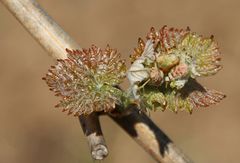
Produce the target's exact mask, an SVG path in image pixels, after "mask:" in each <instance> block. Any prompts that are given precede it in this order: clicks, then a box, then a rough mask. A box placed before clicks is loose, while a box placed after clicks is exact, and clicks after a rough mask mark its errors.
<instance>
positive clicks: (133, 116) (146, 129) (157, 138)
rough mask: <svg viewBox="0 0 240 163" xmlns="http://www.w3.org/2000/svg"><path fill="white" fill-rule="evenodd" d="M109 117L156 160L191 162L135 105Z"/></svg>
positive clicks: (176, 162)
mask: <svg viewBox="0 0 240 163" xmlns="http://www.w3.org/2000/svg"><path fill="white" fill-rule="evenodd" d="M110 117H111V118H112V119H113V120H114V121H115V122H116V123H117V124H118V125H119V126H121V127H122V128H123V129H124V130H125V131H126V132H127V133H128V134H129V135H130V136H131V137H132V138H133V139H134V140H135V141H136V142H137V143H138V144H139V145H140V146H142V147H143V149H144V150H145V151H146V152H148V153H149V154H150V155H151V156H152V157H153V158H154V159H155V160H156V161H157V162H163V163H192V161H191V160H190V159H189V158H188V157H187V156H186V155H185V154H184V153H183V152H182V151H181V150H180V149H179V148H178V147H176V145H174V144H173V142H172V140H170V138H169V137H168V136H167V135H166V134H165V133H164V132H163V131H162V130H161V129H159V128H158V127H157V126H156V125H155V124H154V123H153V121H152V120H151V119H150V118H149V117H148V116H147V115H146V114H144V113H143V112H139V109H138V108H137V107H136V106H131V108H129V110H128V113H124V112H123V113H114V114H111V115H110Z"/></svg>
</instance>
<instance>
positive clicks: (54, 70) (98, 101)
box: [44, 46, 126, 116]
mask: <svg viewBox="0 0 240 163" xmlns="http://www.w3.org/2000/svg"><path fill="white" fill-rule="evenodd" d="M66 51H67V53H68V58H67V59H64V60H62V59H59V60H57V64H56V65H55V66H52V67H51V69H50V70H49V72H48V73H47V75H46V77H45V78H44V80H45V81H46V83H47V85H48V86H49V87H50V90H52V91H54V92H55V93H56V95H58V96H61V101H60V103H59V104H58V105H56V106H57V107H61V108H63V111H67V112H68V114H74V115H75V116H78V115H81V114H90V113H91V112H93V111H104V112H108V111H111V110H112V109H114V108H115V105H116V104H118V105H121V103H122V101H121V98H122V96H123V92H122V91H121V90H120V89H118V88H117V87H116V86H117V85H118V84H120V83H121V82H122V80H123V78H124V77H125V71H126V67H125V63H124V61H123V60H121V59H120V54H118V53H117V51H116V50H113V49H111V48H110V47H109V46H107V47H106V49H105V50H101V49H100V48H97V47H96V46H92V47H91V48H89V49H83V50H69V49H66Z"/></svg>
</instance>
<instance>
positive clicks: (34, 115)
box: [0, 0, 240, 163]
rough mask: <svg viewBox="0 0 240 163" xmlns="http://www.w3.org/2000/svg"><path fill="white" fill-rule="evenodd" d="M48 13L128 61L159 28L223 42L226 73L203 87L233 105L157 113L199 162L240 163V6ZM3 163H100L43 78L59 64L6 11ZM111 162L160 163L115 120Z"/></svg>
mask: <svg viewBox="0 0 240 163" xmlns="http://www.w3.org/2000/svg"><path fill="white" fill-rule="evenodd" d="M39 3H40V4H41V5H42V6H43V7H44V8H45V9H46V10H47V12H48V13H49V14H50V15H51V16H52V17H53V18H54V19H55V20H56V21H57V22H58V23H59V24H60V25H61V26H62V27H63V28H64V29H65V30H66V31H67V32H68V33H70V34H71V35H72V36H73V37H74V38H75V39H76V40H77V42H79V44H80V45H81V46H82V47H89V46H90V45H91V44H92V43H95V44H96V45H98V46H100V47H104V46H105V45H106V44H107V43H110V45H111V46H112V47H117V48H118V49H119V51H120V52H121V53H122V54H123V56H124V58H126V59H127V57H128V55H129V54H130V53H131V52H132V49H133V47H135V46H136V43H137V38H138V37H140V36H141V37H145V35H146V33H147V32H148V30H149V28H150V27H151V26H155V27H156V28H160V27H161V26H163V25H165V24H166V25H168V26H173V27H183V28H185V27H186V26H190V27H191V29H192V31H195V32H197V33H198V34H203V35H204V36H210V35H211V34H213V35H215V39H216V40H217V41H218V43H219V45H220V48H221V52H222V58H223V61H222V64H223V65H224V69H223V70H222V71H220V72H219V73H218V74H217V75H216V76H214V77H208V78H204V79H200V80H201V83H202V84H204V85H206V86H207V87H210V88H214V89H217V90H221V91H223V92H225V93H226V94H227V98H226V99H225V100H224V101H223V102H221V103H220V104H219V105H217V106H213V107H210V108H208V109H201V110H200V109H199V110H195V111H194V113H193V115H189V114H188V113H186V112H182V113H179V114H177V115H176V114H174V113H171V112H169V111H166V112H164V113H162V112H155V113H151V117H152V119H153V120H154V121H155V122H156V123H157V124H158V125H159V126H160V127H161V128H162V129H163V130H164V131H165V132H166V133H167V134H168V135H169V136H170V137H171V138H172V139H173V140H174V141H175V143H176V144H177V145H178V146H180V147H181V148H182V149H183V150H184V151H185V152H186V153H187V154H188V155H189V156H190V157H191V158H192V159H193V160H194V161H195V162H204V163H224V162H232V163H238V162H240V159H239V154H240V150H239V146H240V140H239V139H240V125H239V123H240V109H239V108H238V103H239V100H240V99H239V91H240V84H239V80H240V76H239V72H238V69H240V61H239V59H240V55H239V53H240V34H239V29H240V21H239V16H240V2H239V1H237V0H229V1H224V0H215V1H209V0H199V1H196V0H182V1H178V0H175V1H174V0H169V1H158V0H149V1H140V0H138V1H137V0H132V1H122V0H116V1H111V0H101V1H97V0H71V1H67V0H65V1H64V0H51V1H47V0H39ZM0 50H1V52H0V56H1V57H0V162H1V163H69V162H71V163H92V162H98V161H93V160H92V159H91V156H90V154H89V149H88V146H87V142H86V141H85V137H84V136H83V134H82V131H81V128H80V126H79V122H78V120H77V118H73V117H71V116H66V115H65V114H63V113H61V111H60V110H56V109H54V107H53V106H54V105H55V104H56V103H57V101H58V98H57V97H54V96H53V93H52V92H50V91H49V90H48V88H47V86H46V84H45V83H44V82H43V81H42V80H41V77H43V76H44V74H45V73H46V72H47V69H48V68H49V67H50V65H52V64H54V60H52V59H51V58H50V57H49V56H48V55H47V54H46V52H45V51H44V50H43V49H42V48H41V47H40V46H39V45H38V44H37V43H36V42H35V40H33V38H31V36H30V35H29V34H28V33H27V32H26V31H25V29H24V28H23V27H22V26H21V25H20V24H19V23H18V22H17V21H16V19H15V18H14V17H13V16H12V15H11V14H10V13H9V12H8V11H7V10H6V8H5V7H4V6H3V5H2V4H0ZM101 121H102V125H103V131H104V134H105V137H106V141H107V143H108V146H109V150H110V155H109V156H108V158H107V159H106V160H104V161H102V162H104V163H154V162H155V161H154V160H153V159H152V158H151V157H150V156H149V155H148V154H146V153H145V152H144V151H143V149H141V148H140V147H139V146H138V145H137V144H136V143H135V142H134V141H133V140H132V139H131V138H130V137H128V135H127V134H126V133H124V132H123V131H122V130H121V129H120V128H119V127H118V126H117V125H116V124H114V122H112V121H111V120H110V119H109V118H108V117H102V118H101Z"/></svg>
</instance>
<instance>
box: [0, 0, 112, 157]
mask: <svg viewBox="0 0 240 163" xmlns="http://www.w3.org/2000/svg"><path fill="white" fill-rule="evenodd" d="M1 1H2V3H3V4H4V5H5V6H6V7H7V8H8V10H9V11H10V12H11V13H12V14H13V15H14V16H15V17H16V18H17V20H18V21H19V22H20V23H21V24H22V25H23V26H24V27H25V28H26V30H27V31H28V32H29V33H30V34H31V36H33V37H34V38H35V39H36V41H37V42H39V44H40V45H41V46H42V47H43V48H44V49H45V50H46V51H47V52H48V54H50V55H51V56H52V57H53V58H60V59H64V58H67V53H66V52H65V49H66V48H69V49H80V46H79V45H78V44H77V43H76V42H75V41H74V40H73V39H72V38H71V37H70V36H69V35H68V34H67V33H66V32H64V30H63V29H62V28H61V27H60V26H59V25H58V24H57V23H56V22H55V21H54V20H53V19H52V18H51V17H50V16H49V15H48V14H47V13H46V12H45V11H44V10H43V9H42V8H41V6H40V5H39V4H38V3H37V2H36V1H34V0H1ZM80 119H81V125H82V126H84V127H83V131H84V134H85V135H86V136H87V140H88V144H89V146H90V149H91V153H92V157H93V158H94V159H103V158H104V157H106V156H107V154H108V150H107V146H106V144H105V141H104V137H103V134H102V131H101V126H100V124H99V120H98V116H96V115H94V114H93V115H91V116H89V117H80ZM89 132H90V133H89Z"/></svg>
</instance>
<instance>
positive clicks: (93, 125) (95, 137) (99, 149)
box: [79, 113, 108, 160]
mask: <svg viewBox="0 0 240 163" xmlns="http://www.w3.org/2000/svg"><path fill="white" fill-rule="evenodd" d="M79 121H80V123H81V125H82V129H83V132H84V133H85V135H86V136H87V139H88V143H89V146H90V149H91V154H92V157H93V158H94V159H96V160H102V159H104V158H105V157H106V156H107V155H108V149H107V147H106V145H105V141H104V139H103V136H102V135H103V133H102V130H101V127H100V122H99V117H98V115H97V114H96V113H92V114H90V115H89V116H87V117H86V116H80V117H79Z"/></svg>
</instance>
